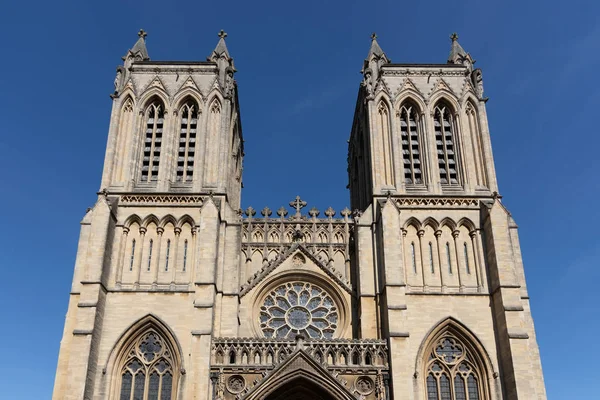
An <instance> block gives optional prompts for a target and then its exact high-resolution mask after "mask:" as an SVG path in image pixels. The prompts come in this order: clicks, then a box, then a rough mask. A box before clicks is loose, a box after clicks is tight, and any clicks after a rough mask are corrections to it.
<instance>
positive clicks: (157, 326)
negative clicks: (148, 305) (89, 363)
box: [104, 314, 185, 399]
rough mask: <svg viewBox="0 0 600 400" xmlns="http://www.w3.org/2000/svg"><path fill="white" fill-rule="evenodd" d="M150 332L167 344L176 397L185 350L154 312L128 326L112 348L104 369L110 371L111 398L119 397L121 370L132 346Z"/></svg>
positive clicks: (173, 395)
mask: <svg viewBox="0 0 600 400" xmlns="http://www.w3.org/2000/svg"><path fill="white" fill-rule="evenodd" d="M148 333H155V334H157V335H158V336H159V337H160V339H162V341H163V343H164V344H165V345H166V349H165V350H164V351H165V352H166V351H168V352H169V355H170V361H171V362H172V364H173V365H171V366H170V368H171V372H172V377H173V383H172V385H173V386H172V395H171V396H172V398H176V397H177V396H176V394H177V393H178V387H179V385H180V383H181V382H180V380H181V378H182V375H184V374H185V369H184V366H183V360H184V358H183V351H182V349H181V345H180V343H179V341H178V340H177V337H176V336H175V334H174V332H173V331H172V330H171V328H170V327H169V326H168V325H167V324H166V323H165V322H164V321H162V320H161V319H160V318H158V317H157V316H155V315H154V314H148V315H146V316H144V317H142V318H140V319H139V320H137V321H136V322H134V323H133V324H131V325H130V326H129V327H128V328H126V329H125V330H124V331H123V333H122V334H121V335H120V336H119V338H118V339H117V341H116V342H115V344H114V346H113V348H112V349H111V351H110V353H109V356H108V359H107V361H106V365H105V367H104V371H110V378H109V379H110V381H109V382H110V384H109V398H110V399H118V398H119V391H120V389H121V388H120V383H121V371H122V369H123V367H124V364H125V363H126V362H127V361H128V360H129V357H130V354H129V351H128V350H130V348H131V347H132V346H133V345H134V343H135V342H136V341H138V340H139V339H140V338H142V337H143V336H144V335H146V334H148Z"/></svg>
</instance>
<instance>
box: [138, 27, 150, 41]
mask: <svg viewBox="0 0 600 400" xmlns="http://www.w3.org/2000/svg"><path fill="white" fill-rule="evenodd" d="M138 36H139V37H141V38H142V39H146V36H148V32H146V31H145V30H143V29H140V31H139V32H138Z"/></svg>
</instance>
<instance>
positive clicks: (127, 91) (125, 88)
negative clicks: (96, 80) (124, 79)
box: [119, 84, 137, 105]
mask: <svg viewBox="0 0 600 400" xmlns="http://www.w3.org/2000/svg"><path fill="white" fill-rule="evenodd" d="M132 86H133V85H132ZM127 97H131V98H132V99H133V100H134V104H136V103H137V102H136V101H135V100H136V95H135V92H134V90H133V89H132V88H131V87H129V86H127V84H125V86H123V90H122V91H121V93H119V98H120V99H121V104H123V101H124V100H125V99H126V98H127ZM136 105H137V104H136Z"/></svg>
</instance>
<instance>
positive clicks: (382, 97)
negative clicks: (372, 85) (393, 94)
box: [373, 91, 394, 110]
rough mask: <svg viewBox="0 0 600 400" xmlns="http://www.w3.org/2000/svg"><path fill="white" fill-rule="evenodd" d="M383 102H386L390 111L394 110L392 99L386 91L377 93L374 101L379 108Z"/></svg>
mask: <svg viewBox="0 0 600 400" xmlns="http://www.w3.org/2000/svg"><path fill="white" fill-rule="evenodd" d="M381 102H384V103H385V105H386V106H387V108H388V110H393V109H394V106H393V105H392V99H390V97H389V96H388V94H387V93H386V92H384V91H381V92H379V93H377V95H376V96H375V99H374V101H373V103H374V104H377V106H379V104H380V103H381Z"/></svg>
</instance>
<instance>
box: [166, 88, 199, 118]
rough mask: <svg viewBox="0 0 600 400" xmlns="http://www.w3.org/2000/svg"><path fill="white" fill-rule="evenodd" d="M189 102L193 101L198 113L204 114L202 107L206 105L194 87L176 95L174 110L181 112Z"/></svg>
mask: <svg viewBox="0 0 600 400" xmlns="http://www.w3.org/2000/svg"><path fill="white" fill-rule="evenodd" d="M188 101H192V102H194V103H195V104H196V107H198V113H201V112H202V106H203V104H204V102H203V100H202V94H201V93H200V92H199V91H198V89H196V88H194V87H186V88H185V89H183V90H181V92H179V93H177V94H176V95H175V98H174V99H173V109H174V110H177V111H178V112H179V111H180V110H181V107H183V106H184V104H185V103H187V102H188Z"/></svg>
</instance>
